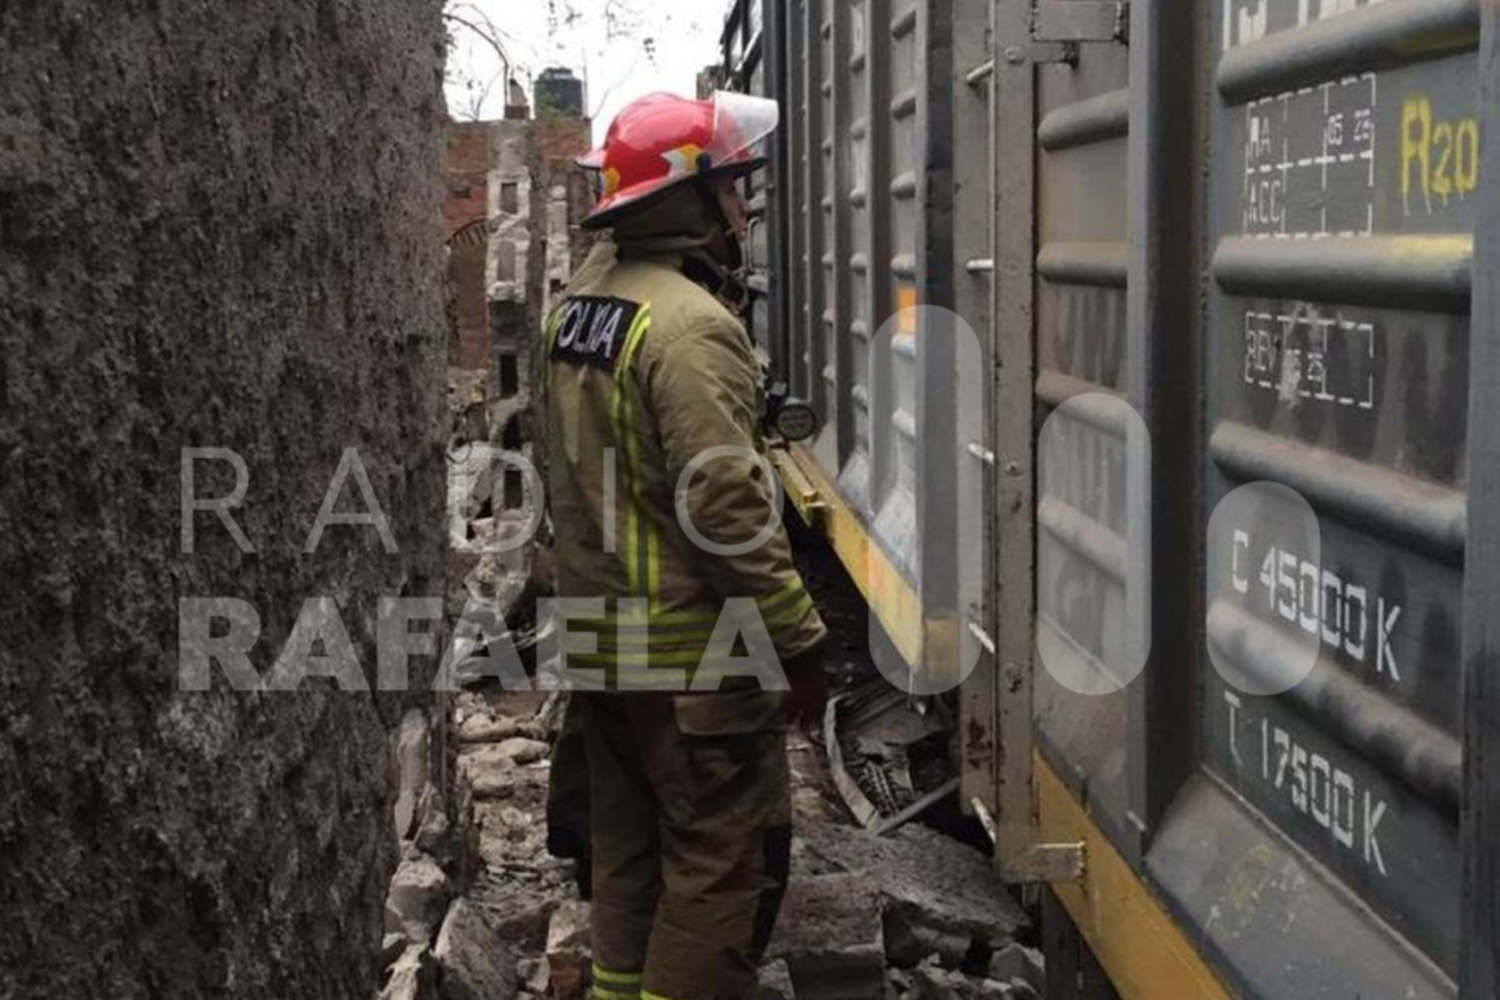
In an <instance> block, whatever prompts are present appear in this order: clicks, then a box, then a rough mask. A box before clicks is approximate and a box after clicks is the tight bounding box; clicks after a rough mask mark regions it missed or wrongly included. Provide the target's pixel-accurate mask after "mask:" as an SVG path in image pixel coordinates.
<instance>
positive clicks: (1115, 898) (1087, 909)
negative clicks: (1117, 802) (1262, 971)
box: [1032, 754, 1233, 1000]
mask: <svg viewBox="0 0 1500 1000" xmlns="http://www.w3.org/2000/svg"><path fill="white" fill-rule="evenodd" d="M1032 767H1033V768H1034V770H1035V772H1036V790H1037V801H1038V806H1039V815H1040V829H1039V831H1038V833H1039V840H1040V842H1041V843H1053V844H1076V843H1082V844H1084V852H1085V855H1084V856H1085V857H1086V858H1087V859H1088V861H1087V870H1086V872H1085V875H1084V879H1083V882H1082V883H1080V884H1077V885H1064V884H1059V885H1055V886H1053V891H1054V892H1056V893H1057V897H1058V899H1060V900H1061V901H1062V904H1063V907H1064V908H1065V909H1066V910H1067V911H1068V915H1069V916H1070V917H1072V918H1073V923H1074V924H1076V925H1077V927H1078V930H1079V931H1080V932H1081V933H1082V934H1083V937H1084V940H1086V941H1088V944H1089V948H1090V949H1091V950H1092V951H1093V953H1094V956H1095V957H1096V958H1098V959H1099V964H1100V965H1102V966H1104V971H1105V972H1106V973H1108V975H1109V979H1110V982H1111V983H1112V984H1113V985H1114V987H1115V990H1116V991H1117V992H1119V994H1120V996H1121V997H1123V998H1124V1000H1233V994H1231V993H1230V992H1229V990H1227V989H1226V988H1225V987H1224V984H1223V983H1222V982H1220V981H1219V977H1218V976H1217V975H1215V974H1214V972H1213V970H1212V969H1210V968H1209V966H1208V963H1207V962H1206V961H1204V959H1203V956H1202V955H1200V954H1199V953H1198V949H1197V948H1195V947H1194V946H1193V943H1192V942H1191V941H1189V940H1188V939H1187V937H1186V935H1184V934H1183V932H1182V928H1180V927H1179V926H1178V925H1177V922H1176V921H1175V920H1173V919H1172V916H1171V914H1170V913H1168V912H1167V909H1166V907H1165V906H1163V905H1162V903H1161V901H1160V900H1159V899H1157V898H1156V896H1155V895H1154V894H1153V893H1152V892H1151V890H1150V889H1149V888H1147V886H1146V884H1145V883H1144V882H1142V881H1141V879H1140V877H1139V876H1138V875H1137V874H1136V873H1135V871H1134V870H1133V869H1132V868H1131V867H1130V865H1128V864H1127V863H1126V862H1125V859H1124V858H1122V857H1121V856H1120V855H1119V853H1118V852H1117V851H1116V850H1115V849H1114V847H1113V846H1112V845H1111V844H1110V842H1109V840H1108V838H1106V837H1105V836H1104V833H1103V831H1101V830H1100V829H1099V828H1098V827H1097V826H1095V825H1094V823H1093V821H1092V820H1091V819H1089V816H1088V813H1087V812H1086V811H1085V810H1084V808H1083V806H1081V805H1079V804H1078V801H1077V800H1076V799H1074V798H1073V796H1072V794H1071V793H1070V792H1069V791H1068V788H1067V786H1066V785H1064V784H1063V781H1062V779H1061V778H1059V777H1058V776H1057V773H1056V772H1054V771H1053V770H1052V768H1051V767H1050V766H1048V764H1047V762H1046V761H1045V760H1043V759H1042V757H1041V755H1040V754H1038V755H1035V756H1034V757H1033V764H1032Z"/></svg>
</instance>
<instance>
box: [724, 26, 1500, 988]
mask: <svg viewBox="0 0 1500 1000" xmlns="http://www.w3.org/2000/svg"><path fill="white" fill-rule="evenodd" d="M1497 29H1500V7H1497V6H1496V5H1494V4H1492V3H1481V2H1479V0H1384V2H1367V0H1213V2H1200V3H1167V2H1165V0H1132V2H1130V3H1101V2H1094V0H1035V2H1025V0H1022V2H1009V0H991V2H987V0H952V2H950V3H936V2H932V0H741V2H740V3H739V4H738V5H737V6H736V7H735V9H734V11H733V12H732V13H731V15H730V18H729V21H728V26H727V30H726V33H725V68H724V72H725V74H726V76H727V78H728V82H729V84H730V85H731V86H735V87H739V88H743V89H748V90H754V91H756V92H759V93H764V94H768V95H771V96H774V97H776V98H778V99H779V100H780V102H781V104H782V108H783V126H782V128H781V130H780V132H779V134H778V136H777V140H776V148H775V150H774V154H773V157H772V163H771V166H770V168H769V169H768V170H767V171H766V172H765V173H764V174H763V175H762V176H760V177H757V178H755V179H753V181H752V186H753V190H752V196H753V199H754V205H755V207H756V210H757V212H758V214H759V220H758V222H757V225H756V230H755V239H754V248H755V249H754V258H755V259H754V267H755V278H754V285H755V288H756V290H757V292H758V293H759V295H758V298H757V302H756V306H755V310H754V322H753V325H754V328H755V334H756V336H757V338H758V340H759V341H760V343H761V345H762V346H763V347H764V348H765V350H766V351H767V352H768V354H769V355H770V356H771V357H772V358H773V360H774V362H775V363H776V365H777V367H778V368H779V369H780V371H781V372H782V373H783V375H784V376H785V378H786V379H787V380H788V381H789V382H790V383H791V386H792V390H793V391H794V392H795V393H796V394H798V395H801V396H803V397H805V398H807V399H808V400H810V401H811V402H812V403H813V404H814V405H815V406H816V407H817V408H818V409H819V411H820V412H821V413H822V414H823V416H824V418H825V422H824V426H823V429H822V431H821V433H820V434H819V436H817V437H816V438H815V439H813V440H811V441H809V442H806V443H805V444H802V445H793V446H791V447H789V448H788V449H786V450H785V451H784V452H782V453H780V455H779V456H778V462H779V466H780V468H781V472H782V478H783V481H784V483H785V484H786V486H787V488H788V494H789V496H790V497H791V500H792V502H793V504H794V505H795V506H796V507H797V508H798V509H799V511H800V512H801V513H802V515H803V516H804V518H805V519H807V520H808V521H809V523H811V524H813V525H814V526H816V527H817V528H819V529H820V530H821V531H823V532H825V533H826V534H827V535H828V537H829V539H830V541H831V542H832V545H833V547H834V549H835V550H836V551H837V552H838V554H839V555H840V557H841V559H842V560H843V561H844V563H845V564H846V565H847V567H848V569H849V571H850V574H851V576H852V577H853V578H854V579H855V581H856V582H857V583H858V584H859V586H860V588H861V590H862V591H863V593H864V596H865V598H866V600H867V601H868V603H869V606H870V610H871V612H872V614H874V615H875V616H876V618H877V619H878V620H879V621H880V622H881V624H882V625H883V626H884V631H885V632H886V633H887V634H888V635H889V636H890V637H891V640H892V641H893V645H894V646H895V647H896V650H897V652H898V653H899V655H900V656H901V658H902V659H903V660H904V662H905V665H906V667H907V669H908V670H909V672H910V678H911V681H912V685H913V688H914V689H915V690H923V689H924V688H923V684H924V681H936V682H934V683H932V684H931V685H930V688H931V689H932V690H941V689H942V688H943V687H945V686H946V685H945V684H943V683H940V682H941V681H942V680H943V679H944V678H949V677H953V676H956V675H961V674H963V672H964V670H965V669H966V667H967V665H968V664H970V663H972V664H974V667H973V670H972V672H971V673H967V674H966V679H965V680H964V681H963V683H962V686H961V687H960V688H959V689H958V692H959V693H958V695H957V697H958V699H959V701H960V702H961V706H962V714H963V725H962V728H961V742H962V746H961V756H962V758H963V759H962V761H961V764H962V767H963V782H964V784H963V797H964V800H965V802H966V803H968V804H969V805H970V806H971V807H972V808H974V809H976V810H981V811H983V812H987V813H989V814H991V815H992V816H993V817H994V818H995V821H996V828H997V848H998V850H997V855H998V858H999V861H998V864H999V865H1000V869H1001V872H1002V874H1004V875H1005V876H1006V877H1007V878H1008V879H1009V880H1011V881H1014V882H1018V883H1032V884H1045V885H1047V886H1048V889H1047V891H1046V892H1045V893H1044V894H1043V906H1042V909H1043V923H1044V927H1043V935H1044V939H1045V943H1046V948H1047V952H1048V960H1049V968H1050V973H1051V974H1050V977H1049V978H1050V979H1051V981H1052V985H1051V990H1052V992H1053V995H1054V996H1055V997H1059V998H1061V997H1074V996H1082V997H1090V998H1092V997H1107V996H1114V995H1119V996H1122V997H1125V998H1127V1000H1197V998H1218V997H1241V998H1263V1000H1304V998H1312V997H1328V998H1349V1000H1353V998H1362V1000H1374V998H1390V1000H1397V998H1402V1000H1419V998H1420V1000H1425V998H1440V997H1453V996H1462V997H1465V998H1470V997H1472V998H1476V1000H1477V998H1483V1000H1491V998H1494V997H1497V996H1500V985H1497V982H1500V980H1497V970H1496V958H1495V955H1496V941H1497V936H1500V920H1497V907H1500V883H1497V879H1500V865H1497V859H1500V820H1497V811H1500V771H1497V766H1500V702H1497V697H1500V692H1497V690H1496V688H1497V673H1496V672H1497V670H1500V664H1497V662H1496V657H1495V651H1496V643H1497V641H1500V417H1497V413H1500V330H1497V324H1500V309H1497V305H1500V303H1497V301H1496V280H1497V273H1500V272H1497V256H1496V254H1497V251H1500V245H1497V236H1500V215H1497V204H1500V201H1497V199H1496V198H1495V196H1494V187H1493V181H1494V175H1495V173H1496V171H1497V170H1500V146H1497V140H1500V131H1497V129H1496V116H1497V108H1500V104H1497V102H1496V98H1497V96H1500V94H1497V90H1500V86H1497V84H1500V76H1497V72H1500V65H1497V60H1496V53H1497V51H1500V50H1497V44H1500V37H1497ZM932 307H942V311H939V310H937V309H936V308H932ZM951 315H956V317H957V319H952V318H947V317H950V316H951ZM968 331H972V332H973V334H974V336H973V337H970V336H968ZM1245 487H1251V488H1252V489H1251V490H1250V491H1249V492H1247V491H1246V490H1245V489H1244V488H1245ZM1256 490H1259V491H1260V492H1259V493H1256V492H1255V491H1256ZM1257 497H1258V498H1259V499H1257ZM1275 497H1282V498H1284V499H1286V503H1287V504H1288V506H1286V507H1284V508H1277V510H1279V511H1280V514H1278V516H1270V512H1271V511H1272V510H1273V508H1274V502H1273V500H1272V499H1268V498H1275ZM1288 498H1289V499H1288ZM1275 502H1279V501H1275ZM1267 504H1271V505H1272V506H1269V507H1268V506H1267ZM1299 511H1301V512H1302V514H1303V515H1304V516H1298V512H1299ZM1288 512H1290V513H1288ZM1281 515H1285V516H1281ZM1077 845H1082V847H1081V849H1079V848H1078V846H1077Z"/></svg>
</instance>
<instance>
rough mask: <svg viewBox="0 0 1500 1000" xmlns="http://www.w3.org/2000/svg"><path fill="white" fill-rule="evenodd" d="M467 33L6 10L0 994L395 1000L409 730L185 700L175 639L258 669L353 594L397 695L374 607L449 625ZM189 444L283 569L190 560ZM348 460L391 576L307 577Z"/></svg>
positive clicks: (352, 551)
mask: <svg viewBox="0 0 1500 1000" xmlns="http://www.w3.org/2000/svg"><path fill="white" fill-rule="evenodd" d="M440 6H441V4H440V0H408V2H405V3H389V4H356V3H350V2H346V0H247V2H243V3H230V2H228V0H207V2H201V3H194V4H181V3H171V2H167V3H163V2H159V0H110V2H108V3H103V2H83V0H51V2H47V3H24V4H8V5H5V6H4V9H3V11H0V122H4V127H3V130H0V635H3V636H4V642H3V643H0V706H3V708H0V913H4V919H3V920H0V997H27V998H51V997H68V998H77V997H109V998H111V1000H133V998H143V1000H144V998H153V1000H156V998H177V997H181V998H194V1000H199V998H206V997H229V996H233V997H243V998H261V997H264V998H267V1000H270V998H275V1000H284V998H287V997H319V998H341V997H358V998H360V1000H368V998H369V997H370V996H371V994H372V991H373V990H374V989H375V987H376V985H377V981H376V977H377V974H378V972H377V967H378V964H379V960H378V954H379V950H380V944H381V940H380V939H381V932H382V928H381V909H382V903H383V899H384V890H385V882H386V879H387V876H388V874H389V872H390V870H391V869H392V867H393V866H394V862H395V856H394V852H395V838H394V835H393V831H392V823H391V818H390V817H391V812H390V807H391V805H392V802H391V799H392V794H391V791H392V790H391V787H390V781H389V778H388V774H389V771H390V767H389V763H390V761H389V747H388V740H389V737H390V734H391V732H392V731H393V730H394V729H395V727H396V725H397V723H398V721H399V719H400V718H401V716H402V714H403V710H404V709H405V708H407V707H408V706H409V705H410V704H411V702H410V700H407V699H402V698H400V697H389V698H387V697H376V696H374V695H370V694H360V693H350V694H345V693H337V692H333V691H331V690H330V689H329V687H328V686H327V682H326V681H311V682H309V683H308V684H306V685H305V686H304V688H303V690H302V691H301V692H300V693H298V694H265V695H245V694H234V693H230V692H228V691H227V690H220V689H219V688H221V687H222V686H223V684H222V675H221V674H220V672H219V671H218V670H217V669H216V671H215V677H216V690H215V691H214V692H212V693H208V694H202V695H189V694H184V693H181V692H180V691H179V690H178V684H177V667H178V662H177V645H178V617H177V616H178V601H179V598H186V597H207V596H220V595H222V596H230V597H236V598H240V599H243V600H246V601H249V602H250V603H251V604H253V605H254V607H255V608H256V610H257V611H258V613H259V615H260V617H261V620H262V622H263V631H262V638H261V641H260V644H259V645H258V646H257V647H256V648H255V650H254V652H253V654H252V657H251V659H252V662H253V663H254V665H255V666H256V667H257V668H259V669H260V670H261V671H263V672H264V671H266V670H267V669H268V668H269V666H270V664H271V663H272V661H273V660H274V658H275V656H276V655H277V653H278V652H279V651H280V650H281V648H282V644H283V641H284V639H285V637H286V636H287V634H288V632H289V630H290V626H291V624H292V622H293V620H294V619H295V617H296V615H297V613H298V611H299V609H300V607H301V604H302V601H303V600H304V599H305V598H309V597H315V596H319V595H328V596H331V597H334V598H336V599H337V600H338V601H339V602H340V610H341V616H342V620H343V622H344V624H345V625H346V627H347V629H348V631H349V633H350V635H351V637H352V639H353V641H354V644H355V647H356V649H357V650H358V652H359V658H360V662H361V664H362V666H363V668H364V670H365V672H366V674H367V675H371V676H372V675H373V671H374V663H375V660H374V652H373V648H372V647H373V643H372V635H373V632H374V619H375V602H376V599H377V598H378V597H379V596H381V595H391V596H398V595H403V594H408V595H422V594H427V593H431V594H434V595H437V594H440V593H441V589H442V588H441V583H442V580H441V574H442V568H441V551H442V550H441V534H440V526H441V518H442V512H443V490H444V486H443V481H444V475H443V471H444V470H443V461H442V452H441V447H440V440H441V436H442V431H443V416H442V414H441V401H442V380H443V373H444V364H445V359H444V357H443V353H444V351H443V348H444V327H443V303H442V288H443V284H442V258H441V239H442V234H441V224H440V221H439V220H440V203H439V186H438V183H437V178H438V176H439V173H438V172H439V163H438V156H439V148H440V147H439V116H440V114H441V108H442V105H441V94H440V69H441V58H442V52H441V45H442V41H441V40H442V30H441V24H440V20H439V8H440ZM185 446H200V447H214V446H218V447H225V448H232V449H234V450H236V451H238V452H239V453H240V454H241V455H242V456H244V458H245V461H246V463H247V465H248V468H249V472H250V476H251V483H250V488H249V493H248V495H247V497H246V499H245V501H244V504H243V506H242V507H241V508H240V509H239V510H237V511H236V512H235V514H236V518H237V520H238V522H239V524H240V525H241V526H242V527H243V528H244V531H245V533H246V535H247V536H248V538H249V540H250V541H251V542H252V543H253V545H254V547H255V549H256V551H255V553H254V554H253V555H250V554H244V553H242V552H241V551H240V549H239V548H238V547H237V545H236V544H235V542H234V540H233V539H232V538H231V537H230V536H229V534H228V533H227V532H226V531H225V530H224V529H223V527H222V526H220V525H219V524H218V522H217V519H216V518H215V517H213V516H212V515H211V514H210V515H200V516H199V517H198V518H197V521H196V528H197V540H196V541H197V544H196V552H195V554H193V555H190V556H189V555H184V554H183V553H182V552H181V550H180V547H179V546H180V543H179V526H180V518H179V482H180V480H179V468H180V452H179V449H181V448H183V447H185ZM346 447H358V448H359V450H360V455H361V457H362V459H363V462H364V465H365V467H366V469H367V470H368V472H369V478H370V481H371V484H372V486H373V488H374V492H375V494H376V495H377V497H378V498H379V501H380V503H381V504H382V505H383V507H384V511H385V513H386V515H387V516H388V517H389V519H390V523H391V527H392V530H393V532H394V535H395V538H396V540H397V542H398V543H399V546H400V553H399V554H395V555H392V554H388V553H387V552H386V550H385V548H384V547H383V546H382V544H381V542H380V540H379V538H378V536H377V533H376V531H374V530H373V529H371V528H367V527H347V526H345V527H339V526H335V527H331V528H329V529H328V531H327V532H326V533H325V535H324V538H323V542H322V545H321V548H320V549H319V551H318V552H317V553H316V554H315V555H304V554H303V551H302V550H303V546H304V543H305V541H306V539H307V536H308V533H309V530H310V528H311V526H312V524H313V522H314V519H315V518H316V515H317V512H318V510H319V506H320V504H321V503H322V501H323V497H324V494H325V491H326V490H327V489H328V486H329V483H330V481H331V479H332V478H333V475H334V472H335V470H336V469H337V467H338V465H339V460H340V456H341V454H342V452H343V450H344V449H345V448H346ZM199 479H200V486H199V489H200V492H201V493H203V494H204V495H209V496H213V495H223V494H225V493H227V492H228V491H229V489H230V487H231V486H232V475H231V474H230V471H229V467H228V466H227V465H226V464H223V463H205V464H203V465H202V466H201V468H200V473H199ZM357 497H358V490H357V489H356V488H355V486H354V484H353V483H352V482H351V483H350V485H349V489H348V491H347V492H346V502H347V503H349V509H359V507H360V505H359V504H358V503H357V502H350V498H353V499H354V500H357ZM417 669H418V671H419V670H420V669H421V668H420V667H418V668H417Z"/></svg>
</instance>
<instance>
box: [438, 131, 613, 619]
mask: <svg viewBox="0 0 1500 1000" xmlns="http://www.w3.org/2000/svg"><path fill="white" fill-rule="evenodd" d="M588 139H589V125H588V123H587V122H586V121H583V120H580V119H546V120H527V119H515V120H507V121H500V122H484V123H475V124H461V125H459V124H455V125H452V126H450V127H449V130H448V139H447V144H446V149H447V153H446V164H445V169H446V172H447V178H448V203H447V207H446V208H445V212H446V215H447V218H448V226H449V230H450V231H451V232H452V233H454V234H455V235H454V236H453V237H452V238H450V241H449V254H450V257H449V275H450V280H451V282H452V286H453V293H454V296H455V298H456V300H457V304H456V310H455V311H456V314H457V320H456V322H455V326H454V333H453V336H452V337H451V338H450V364H451V365H452V370H451V371H450V383H449V386H450V390H449V391H450V401H451V403H452V405H453V424H454V429H453V440H452V442H451V446H450V468H451V480H450V495H449V541H450V544H451V545H452V547H453V548H454V550H455V551H454V556H453V558H452V560H451V561H450V572H449V577H450V585H451V586H452V588H453V589H452V593H451V594H450V599H449V607H450V610H452V611H453V613H455V614H456V613H457V612H458V611H459V610H461V609H462V607H463V606H464V604H465V603H467V602H468V601H472V600H478V601H480V602H483V603H485V604H487V605H489V606H491V607H493V609H494V610H495V611H497V612H498V613H499V614H500V615H502V616H504V617H505V618H506V619H507V620H509V621H510V623H511V625H512V627H513V628H520V629H521V630H523V631H524V629H525V627H526V622H525V618H526V617H527V616H528V615H529V614H530V613H531V611H532V610H533V609H532V608H529V607H527V606H526V604H527V602H528V600H531V599H533V598H534V597H535V594H536V591H537V588H538V587H541V588H542V589H545V588H546V587H547V585H548V580H547V579H546V578H547V577H548V576H549V575H550V574H549V572H548V571H547V570H546V568H545V567H542V568H541V569H540V570H539V569H538V567H537V563H536V559H537V556H538V554H539V553H540V552H543V551H544V549H545V541H546V540H545V537H544V536H543V534H542V533H539V534H537V535H535V536H534V537H536V538H537V539H538V541H539V542H540V543H542V544H540V545H532V546H526V547H522V548H516V549H512V550H510V551H507V552H495V553H485V552H483V551H482V550H483V549H484V548H486V547H493V546H494V543H496V542H497V541H500V540H503V539H506V538H509V537H511V536H512V535H514V534H516V533H520V532H523V531H525V530H527V529H528V526H529V525H532V524H533V523H535V522H534V520H533V519H534V517H535V516H536V515H537V513H538V510H537V503H538V498H537V497H535V496H533V495H532V493H533V489H532V486H533V484H530V483H528V482H527V481H526V476H525V474H524V473H523V471H522V470H521V469H520V468H519V467H516V466H504V465H499V464H496V463H494V462H492V461H490V460H489V458H488V457H487V456H486V455H485V454H484V453H483V452H480V451H478V450H476V449H474V448H472V447H471V446H472V445H474V444H483V445H488V446H490V447H492V448H495V449H499V450H501V451H503V452H507V453H513V454H518V455H520V456H522V457H523V458H525V459H526V460H527V461H528V462H531V463H533V464H534V465H539V464H540V461H539V456H538V454H537V451H536V448H535V445H534V442H535V440H536V434H535V429H534V420H533V417H532V414H531V405H532V401H533V398H534V397H533V386H532V376H533V372H534V367H535V356H534V352H535V348H536V345H537V343H538V341H539V338H540V335H541V331H542V325H543V320H544V317H545V316H546V314H547V311H548V309H549V307H550V304H551V302H552V301H553V300H554V298H555V297H556V295H557V294H558V293H560V292H561V291H562V289H563V288H564V287H565V286H566V285H567V283H568V281H569V280H570V278H571V275H572V269H573V267H574V266H575V265H576V264H577V263H578V262H580V261H581V259H582V256H583V255H584V254H586V253H587V251H588V245H589V241H588V239H587V238H586V236H585V234H584V233H583V232H582V230H581V229H580V223H581V222H582V220H583V217H584V215H585V214H586V213H587V211H588V207H589V204H590V201H589V193H588V179H587V177H586V175H585V174H584V172H583V171H582V170H580V169H579V168H578V167H577V166H576V164H575V162H574V161H575V159H576V158H577V157H578V156H579V155H580V154H582V153H583V152H585V151H586V150H587V149H588ZM481 205H482V206H483V208H482V212H483V214H482V215H481V214H480V213H481ZM479 218H483V219H484V220H485V224H484V226H483V227H482V232H483V234H484V239H483V242H482V243H481V242H479V241H477V240H476V239H475V234H476V233H477V232H480V231H481V230H480V229H479V227H477V226H476V221H477V220H478V219H479ZM481 307H482V308H483V309H484V322H483V323H482V324H481V322H480V319H479V310H480V308H481ZM513 612H518V614H513Z"/></svg>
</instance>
